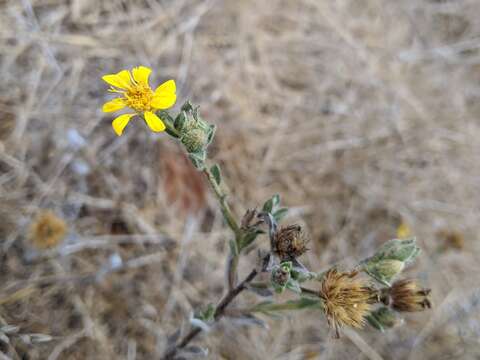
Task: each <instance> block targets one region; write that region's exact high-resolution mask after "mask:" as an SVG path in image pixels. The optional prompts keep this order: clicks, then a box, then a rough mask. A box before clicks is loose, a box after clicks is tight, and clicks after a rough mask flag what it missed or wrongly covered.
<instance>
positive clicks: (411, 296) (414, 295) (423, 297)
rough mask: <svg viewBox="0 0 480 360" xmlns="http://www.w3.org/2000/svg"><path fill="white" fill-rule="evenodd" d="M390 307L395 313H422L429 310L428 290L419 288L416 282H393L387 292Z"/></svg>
mask: <svg viewBox="0 0 480 360" xmlns="http://www.w3.org/2000/svg"><path fill="white" fill-rule="evenodd" d="M389 295H390V300H391V304H392V307H393V308H394V309H395V310H397V311H408V312H414V311H423V310H425V309H430V308H431V307H432V303H431V301H430V298H429V295H430V289H423V288H421V287H420V285H419V283H418V281H416V280H411V279H404V280H399V281H397V282H395V283H394V284H393V285H392V287H391V288H390V291H389Z"/></svg>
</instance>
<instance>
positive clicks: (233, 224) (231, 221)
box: [203, 166, 241, 242]
mask: <svg viewBox="0 0 480 360" xmlns="http://www.w3.org/2000/svg"><path fill="white" fill-rule="evenodd" d="M203 173H204V174H205V175H206V176H207V179H208V182H209V183H210V185H211V187H212V189H213V192H214V194H215V197H216V198H217V200H218V202H219V204H220V208H221V209H222V214H223V217H224V218H225V221H226V222H227V224H228V226H229V227H230V229H232V231H233V233H234V234H235V238H236V239H237V242H238V239H239V238H240V235H241V231H240V227H239V226H238V223H237V220H235V216H234V215H233V212H232V210H231V209H230V206H229V205H228V203H227V200H226V198H227V195H225V193H224V192H223V190H222V188H221V187H220V185H218V184H217V181H216V180H215V177H214V176H213V174H212V172H211V171H210V167H209V166H206V167H205V169H204V170H203Z"/></svg>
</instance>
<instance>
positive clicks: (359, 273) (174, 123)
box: [103, 66, 432, 359]
mask: <svg viewBox="0 0 480 360" xmlns="http://www.w3.org/2000/svg"><path fill="white" fill-rule="evenodd" d="M150 74H151V69H149V68H147V67H144V66H139V67H136V68H133V69H132V71H128V70H122V71H120V72H118V73H116V74H111V75H105V76H104V77H103V80H104V81H105V82H107V83H108V84H109V85H111V87H110V89H109V91H110V92H113V93H115V94H119V95H120V97H117V98H115V99H113V100H110V101H109V102H107V103H106V104H104V105H103V111H105V112H114V111H119V110H123V109H124V108H129V109H131V110H132V111H133V112H130V113H126V114H122V115H120V116H118V117H116V118H115V119H114V120H113V123H112V126H113V129H114V131H115V133H116V134H117V135H119V136H120V135H122V133H123V132H124V129H125V127H126V126H127V124H128V122H129V121H130V119H131V118H132V117H134V116H135V115H139V116H142V117H143V118H144V120H145V122H146V124H147V125H148V127H149V128H150V129H151V130H152V131H154V132H162V131H165V133H166V134H168V135H169V136H170V137H171V138H173V139H174V140H176V141H178V142H179V144H181V146H182V147H183V149H184V150H185V152H186V153H187V155H188V156H189V158H190V160H191V161H192V164H193V165H194V166H195V168H196V169H197V170H198V171H201V172H203V174H204V175H205V177H206V179H207V181H208V182H209V183H210V185H211V189H212V191H213V194H214V195H215V197H216V199H217V200H218V204H219V207H220V209H221V212H222V215H223V217H224V219H225V222H226V224H227V225H228V227H229V228H230V229H231V232H232V236H231V238H230V240H229V255H228V261H227V262H226V263H227V269H226V270H227V271H226V273H227V276H226V289H225V294H224V295H223V297H222V298H221V299H220V300H219V301H218V303H217V304H216V305H213V304H209V305H207V306H206V307H204V308H202V309H198V310H197V311H196V312H195V314H194V315H193V316H192V317H191V318H190V328H189V329H187V331H184V332H182V331H181V330H180V329H179V330H177V331H176V332H175V333H174V334H173V335H172V336H170V337H169V339H168V341H167V348H166V349H165V353H164V355H163V359H176V358H179V359H180V358H184V357H192V356H194V355H202V354H203V355H205V354H206V353H207V352H206V350H204V349H202V348H200V347H198V346H194V345H191V344H190V343H191V342H192V341H193V340H194V339H195V338H196V337H197V336H198V335H199V334H200V333H202V332H203V331H205V330H208V329H210V328H211V327H212V326H214V325H215V324H216V322H218V320H219V319H220V318H224V317H237V318H238V317H241V318H242V319H243V320H247V321H250V322H252V323H255V324H258V323H259V322H261V320H260V319H259V318H257V317H256V316H257V314H266V315H276V314H278V313H281V312H284V311H300V310H303V309H311V310H313V311H317V312H318V313H319V316H320V314H322V313H323V315H324V316H325V318H326V321H327V323H328V324H329V326H330V327H331V328H332V330H333V331H334V336H335V337H339V336H340V334H341V329H342V328H343V327H352V328H363V327H364V326H365V325H366V324H370V325H371V326H372V327H373V328H375V329H378V330H380V331H385V330H387V329H389V328H392V327H394V326H396V325H398V324H400V323H401V322H402V321H403V319H402V318H401V315H400V314H401V313H402V312H415V311H422V310H425V309H428V308H430V307H431V306H432V303H431V300H430V297H429V296H430V290H429V289H424V288H422V287H421V286H420V284H419V282H418V281H417V280H413V279H397V278H398V277H400V276H401V273H402V271H403V270H404V269H405V268H406V266H407V265H409V264H411V263H412V262H413V261H414V260H415V258H416V257H417V256H418V255H419V254H420V249H419V247H418V246H417V245H416V241H415V238H403V237H402V238H401V239H393V240H390V241H388V242H387V243H385V244H384V245H382V246H381V247H380V248H379V249H378V250H377V251H376V252H375V253H374V254H373V255H372V256H370V257H368V258H366V259H364V260H362V261H360V262H359V263H358V265H357V266H355V267H354V268H353V269H338V268H337V267H332V268H329V269H325V270H324V271H320V272H317V271H313V270H310V269H308V268H307V267H305V266H304V265H303V264H302V263H301V262H300V260H299V258H300V257H301V256H302V255H303V254H305V252H307V251H308V237H307V235H306V234H305V232H304V231H303V229H302V227H301V226H300V225H298V224H281V223H282V220H283V218H284V216H285V215H286V214H287V212H288V208H286V207H282V206H281V204H280V196H279V195H274V196H272V197H271V198H270V199H268V200H267V201H265V203H264V204H263V205H262V206H260V207H254V208H251V209H249V210H247V211H246V213H245V214H244V215H243V217H242V218H241V219H239V218H238V217H237V216H236V215H235V214H234V212H233V211H232V209H231V208H230V206H229V203H228V201H227V200H228V196H227V194H226V193H225V191H224V189H225V188H226V187H225V186H224V184H223V182H224V180H223V177H222V173H221V169H220V166H219V165H218V164H211V163H210V160H209V158H208V152H207V149H208V146H209V145H210V144H211V142H212V141H213V139H214V136H215V125H213V124H210V123H208V122H207V121H205V120H204V119H203V118H202V117H201V116H200V114H199V111H198V107H196V106H194V105H192V104H191V103H190V102H189V101H186V102H185V103H184V104H183V105H182V106H181V108H180V111H179V112H178V113H177V114H173V113H170V112H168V111H167V110H166V109H168V108H170V107H172V106H173V105H174V104H175V101H176V86H175V82H174V80H169V81H167V82H165V83H163V84H161V85H160V86H158V87H157V88H156V89H155V90H152V88H151V87H150V85H149V76H150ZM265 240H267V241H265ZM262 242H263V243H262ZM254 243H256V244H254ZM265 243H266V244H268V246H267V248H268V249H266V250H264V251H259V252H258V254H259V256H258V261H257V265H256V266H255V267H253V268H252V269H250V271H249V272H248V275H247V276H246V277H245V278H243V279H242V280H241V281H240V280H239V279H238V267H239V265H240V259H241V257H244V256H247V254H251V251H250V250H251V249H252V248H253V246H254V245H260V246H261V244H265ZM254 280H256V281H254ZM244 291H250V292H253V293H255V294H257V295H258V296H259V297H267V300H266V301H265V300H263V301H261V300H260V299H259V301H258V302H257V303H254V304H251V305H249V306H247V307H244V308H232V306H231V304H232V302H233V301H234V300H235V299H236V298H237V296H239V295H240V294H241V293H242V292H244ZM286 291H288V292H291V293H292V294H294V296H295V299H294V300H290V301H286V302H282V301H280V300H278V295H275V294H281V293H283V292H286Z"/></svg>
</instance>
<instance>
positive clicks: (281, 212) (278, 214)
mask: <svg viewBox="0 0 480 360" xmlns="http://www.w3.org/2000/svg"><path fill="white" fill-rule="evenodd" d="M287 213H288V208H280V209H278V210H277V211H275V212H274V213H273V218H274V219H275V220H276V221H277V222H280V221H281V220H282V219H283V218H284V217H285V215H287Z"/></svg>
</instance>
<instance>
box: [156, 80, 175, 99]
mask: <svg viewBox="0 0 480 360" xmlns="http://www.w3.org/2000/svg"><path fill="white" fill-rule="evenodd" d="M176 91H177V86H176V85H175V80H168V81H165V82H164V83H163V84H161V85H160V86H159V87H157V88H156V89H155V95H161V94H164V93H169V94H175V92H176Z"/></svg>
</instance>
